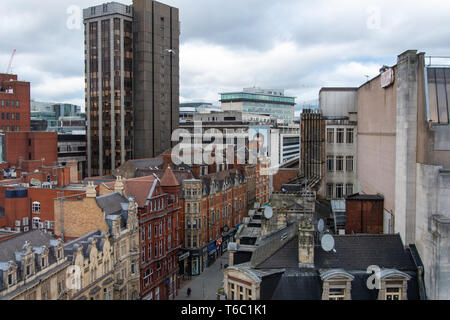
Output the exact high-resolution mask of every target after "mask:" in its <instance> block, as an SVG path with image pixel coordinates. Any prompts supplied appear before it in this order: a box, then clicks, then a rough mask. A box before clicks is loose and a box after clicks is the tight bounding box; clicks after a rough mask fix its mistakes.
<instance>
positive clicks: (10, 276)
mask: <svg viewBox="0 0 450 320" xmlns="http://www.w3.org/2000/svg"><path fill="white" fill-rule="evenodd" d="M2 101H3V100H2ZM13 284H14V275H13V274H12V273H10V274H9V275H8V286H12V285H13Z"/></svg>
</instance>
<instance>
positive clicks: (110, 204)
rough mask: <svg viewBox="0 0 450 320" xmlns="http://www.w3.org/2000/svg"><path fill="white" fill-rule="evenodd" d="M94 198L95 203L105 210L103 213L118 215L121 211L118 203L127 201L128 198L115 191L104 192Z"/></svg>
mask: <svg viewBox="0 0 450 320" xmlns="http://www.w3.org/2000/svg"><path fill="white" fill-rule="evenodd" d="M95 200H96V201H97V205H98V206H99V207H100V208H102V210H103V211H104V212H105V215H116V214H117V215H120V214H121V213H122V206H121V205H120V204H121V203H128V199H127V198H125V197H124V196H122V195H121V194H120V193H117V192H114V193H110V194H105V195H103V196H100V197H97V198H96V199H95Z"/></svg>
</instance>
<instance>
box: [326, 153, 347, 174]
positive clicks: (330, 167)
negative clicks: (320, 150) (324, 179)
mask: <svg viewBox="0 0 450 320" xmlns="http://www.w3.org/2000/svg"><path fill="white" fill-rule="evenodd" d="M334 158H335V157H334V156H327V171H329V172H331V171H344V156H336V166H335V159H334ZM345 169H346V171H347V172H352V171H353V156H346V157H345Z"/></svg>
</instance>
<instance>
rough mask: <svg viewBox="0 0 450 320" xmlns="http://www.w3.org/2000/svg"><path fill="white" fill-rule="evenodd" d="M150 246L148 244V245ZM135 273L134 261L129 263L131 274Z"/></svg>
mask: <svg viewBox="0 0 450 320" xmlns="http://www.w3.org/2000/svg"><path fill="white" fill-rule="evenodd" d="M149 248H150V246H149ZM135 273H136V265H135V264H134V263H132V264H131V274H135Z"/></svg>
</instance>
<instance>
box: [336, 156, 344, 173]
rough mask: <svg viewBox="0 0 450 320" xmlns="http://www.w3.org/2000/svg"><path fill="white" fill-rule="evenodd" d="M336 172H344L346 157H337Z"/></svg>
mask: <svg viewBox="0 0 450 320" xmlns="http://www.w3.org/2000/svg"><path fill="white" fill-rule="evenodd" d="M336 171H344V157H343V156H336Z"/></svg>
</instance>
